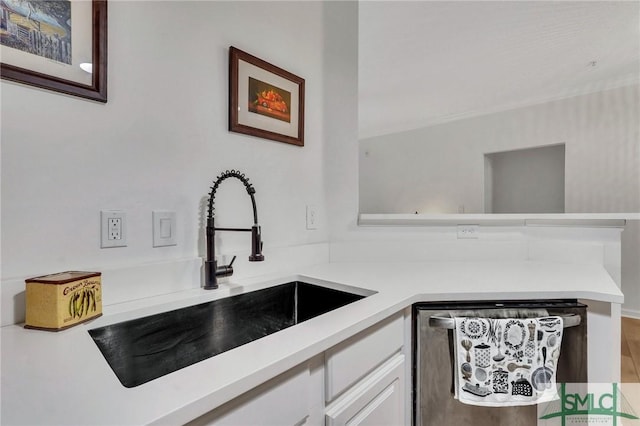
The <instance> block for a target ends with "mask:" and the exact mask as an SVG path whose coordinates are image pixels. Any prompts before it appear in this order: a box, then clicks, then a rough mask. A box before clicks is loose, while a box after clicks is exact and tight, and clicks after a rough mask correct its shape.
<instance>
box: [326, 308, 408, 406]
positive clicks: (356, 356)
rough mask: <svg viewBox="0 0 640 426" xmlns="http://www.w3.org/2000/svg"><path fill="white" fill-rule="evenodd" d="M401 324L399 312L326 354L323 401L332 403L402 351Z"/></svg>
mask: <svg viewBox="0 0 640 426" xmlns="http://www.w3.org/2000/svg"><path fill="white" fill-rule="evenodd" d="M403 323H404V317H403V313H402V312H399V313H397V314H395V315H392V316H390V317H389V318H387V319H385V320H383V321H381V322H379V323H378V324H376V325H374V326H373V327H371V328H368V329H367V330H364V331H362V332H360V333H358V334H357V335H355V336H353V337H352V338H350V339H347V340H345V341H344V342H342V343H339V344H338V345H336V346H334V347H332V348H331V349H329V350H328V351H327V352H326V354H325V360H326V361H325V362H326V365H325V383H326V388H325V389H326V395H325V398H326V400H327V401H332V400H333V399H334V398H335V397H336V396H338V395H339V394H341V393H342V392H344V391H345V390H346V389H347V388H349V387H350V386H352V385H353V384H354V383H356V382H357V381H358V380H360V379H362V378H363V377H364V376H366V375H367V374H368V373H369V372H371V371H372V370H373V369H375V368H376V367H378V366H379V365H381V364H382V363H383V362H384V361H386V360H387V359H389V358H390V357H391V356H392V355H393V354H395V353H396V352H398V351H399V350H400V349H401V348H402V345H403V342H404V331H403V330H404V327H403Z"/></svg>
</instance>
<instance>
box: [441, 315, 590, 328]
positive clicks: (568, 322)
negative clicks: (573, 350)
mask: <svg viewBox="0 0 640 426" xmlns="http://www.w3.org/2000/svg"><path fill="white" fill-rule="evenodd" d="M559 316H560V317H562V322H563V324H562V325H563V328H569V327H575V326H577V325H580V322H582V318H580V315H578V314H567V315H559ZM429 326H430V327H434V328H446V329H448V330H453V329H455V328H456V321H455V319H454V318H451V317H444V316H440V315H431V316H430V317H429Z"/></svg>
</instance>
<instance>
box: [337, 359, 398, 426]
mask: <svg viewBox="0 0 640 426" xmlns="http://www.w3.org/2000/svg"><path fill="white" fill-rule="evenodd" d="M404 372H405V357H404V355H403V354H397V355H396V356H394V357H393V358H391V359H390V360H389V361H387V362H386V363H385V364H383V365H382V366H381V367H380V368H378V369H377V370H375V371H374V372H373V373H372V374H371V375H370V376H369V377H367V378H365V379H364V380H362V382H361V383H358V384H357V385H356V386H355V387H354V388H353V389H352V390H349V391H348V392H347V393H345V394H344V395H342V396H341V397H340V398H339V399H337V400H336V401H335V402H334V403H333V404H332V405H331V406H330V407H329V408H328V409H327V412H326V416H325V419H326V426H346V425H348V426H366V425H386V426H399V425H403V424H404V420H405V415H404V414H405V413H404V406H405V404H404V390H405V389H404V388H405V386H404V383H405V381H404Z"/></svg>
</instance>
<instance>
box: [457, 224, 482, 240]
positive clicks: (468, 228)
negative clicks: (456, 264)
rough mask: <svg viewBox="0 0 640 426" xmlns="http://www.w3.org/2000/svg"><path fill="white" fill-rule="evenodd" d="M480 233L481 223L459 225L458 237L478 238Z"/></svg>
mask: <svg viewBox="0 0 640 426" xmlns="http://www.w3.org/2000/svg"><path fill="white" fill-rule="evenodd" d="M479 233H480V226H479V225H458V239H459V240H463V239H478V238H479V235H478V234H479Z"/></svg>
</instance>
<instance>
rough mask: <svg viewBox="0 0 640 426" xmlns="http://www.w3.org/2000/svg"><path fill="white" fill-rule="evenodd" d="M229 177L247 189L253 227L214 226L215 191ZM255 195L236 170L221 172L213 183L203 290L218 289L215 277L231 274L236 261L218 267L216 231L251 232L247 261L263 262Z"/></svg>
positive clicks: (210, 195) (253, 190)
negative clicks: (249, 252)
mask: <svg viewBox="0 0 640 426" xmlns="http://www.w3.org/2000/svg"><path fill="white" fill-rule="evenodd" d="M231 177H234V178H236V179H239V180H240V181H241V182H242V183H243V184H244V186H245V188H246V189H247V193H248V194H249V196H251V204H252V206H253V226H252V227H251V228H216V227H215V225H214V220H213V217H214V211H215V207H214V206H213V203H214V201H215V197H216V191H217V190H218V186H220V184H221V183H222V182H223V181H224V180H225V179H228V178H231ZM255 193H256V190H255V189H254V188H253V185H251V183H249V179H248V178H246V177H245V176H244V173H240V172H239V171H237V170H227V171H225V172H223V173H222V174H221V175H220V176H218V177H217V178H216V180H215V182H214V183H213V186H212V187H211V192H210V193H209V208H208V212H207V260H205V263H204V274H205V283H204V288H205V290H213V289H216V288H218V280H217V277H227V276H229V275H231V274H233V262H234V260H236V257H235V256H233V259H231V262H230V263H229V264H228V265H222V266H218V262H217V261H216V250H215V233H216V231H239V232H251V255H250V256H249V261H250V262H261V261H263V260H264V255H263V254H262V240H261V237H260V225H258V210H257V208H256V199H255V197H254V196H253V194H255Z"/></svg>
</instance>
